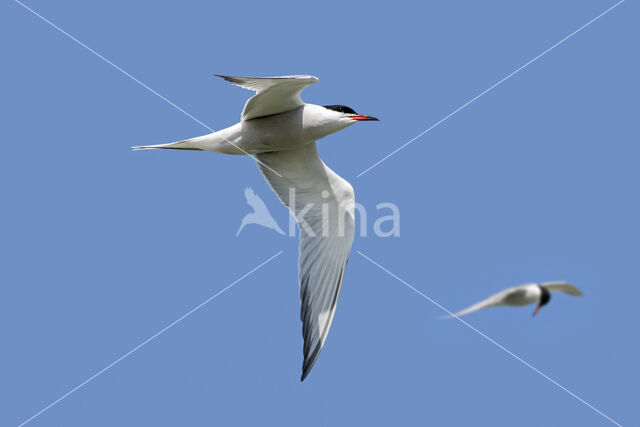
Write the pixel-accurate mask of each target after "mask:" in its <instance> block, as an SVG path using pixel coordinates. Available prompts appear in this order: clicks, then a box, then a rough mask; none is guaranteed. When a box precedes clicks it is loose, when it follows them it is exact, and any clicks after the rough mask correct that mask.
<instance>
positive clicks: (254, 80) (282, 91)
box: [216, 74, 318, 120]
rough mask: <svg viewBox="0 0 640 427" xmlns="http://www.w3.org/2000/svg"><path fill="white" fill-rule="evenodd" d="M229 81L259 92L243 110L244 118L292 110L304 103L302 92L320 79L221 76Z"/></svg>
mask: <svg viewBox="0 0 640 427" xmlns="http://www.w3.org/2000/svg"><path fill="white" fill-rule="evenodd" d="M216 75H217V76H218V77H222V78H223V79H225V80H226V81H228V82H231V83H233V84H234V85H236V86H240V87H242V88H245V89H249V90H252V91H255V92H257V93H256V95H254V96H253V97H251V98H249V100H248V101H247V103H246V104H245V105H244V110H242V116H241V117H242V120H251V119H255V118H257V117H264V116H271V115H273V114H279V113H284V112H286V111H291V110H293V109H296V108H298V107H301V106H303V105H304V102H302V99H300V92H302V90H303V89H304V88H306V87H307V86H309V85H312V84H314V83H315V82H317V81H318V79H317V78H316V77H313V76H279V77H234V76H221V75H219V74H216Z"/></svg>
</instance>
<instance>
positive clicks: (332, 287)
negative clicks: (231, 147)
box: [256, 142, 355, 380]
mask: <svg viewBox="0 0 640 427" xmlns="http://www.w3.org/2000/svg"><path fill="white" fill-rule="evenodd" d="M256 157H257V159H258V160H259V162H258V167H259V168H260V171H261V172H262V174H263V175H264V177H265V178H266V180H267V182H269V185H271V188H273V191H275V193H276V194H277V195H278V198H279V199H280V201H282V203H284V204H285V205H286V206H287V207H288V208H289V210H290V211H291V213H292V214H293V215H294V216H295V217H296V220H297V222H298V226H299V228H300V247H299V252H300V253H299V260H298V280H299V282H300V303H301V310H300V318H301V320H302V336H303V338H304V347H303V354H304V362H303V365H302V377H301V380H304V378H305V377H306V376H307V374H308V373H309V371H310V370H311V368H312V367H313V364H314V363H315V361H316V359H317V358H318V354H319V353H320V350H321V349H322V346H323V345H324V342H325V340H326V339H327V334H328V333H329V328H330V327H331V322H332V321H333V315H334V313H335V310H336V304H337V302H338V296H339V295H340V288H341V287H342V279H343V277H344V271H345V267H346V265H347V260H348V259H349V253H350V252H351V245H352V244H353V236H354V232H355V222H354V210H355V199H354V194H353V188H352V187H351V185H350V184H349V183H348V182H347V181H345V180H344V179H342V178H341V177H340V176H339V175H338V174H336V173H335V172H333V171H332V170H331V169H329V168H328V167H327V166H326V165H325V164H324V163H323V162H322V160H320V157H319V156H318V152H317V150H316V144H315V142H313V143H311V144H308V145H305V146H303V147H302V148H297V149H295V150H288V151H279V152H272V153H263V154H258V155H257V156H256ZM274 170H275V171H277V172H278V173H279V174H281V175H282V177H280V176H278V175H276V174H275V173H274V172H273V171H274Z"/></svg>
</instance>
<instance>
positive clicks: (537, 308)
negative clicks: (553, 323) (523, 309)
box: [531, 304, 540, 316]
mask: <svg viewBox="0 0 640 427" xmlns="http://www.w3.org/2000/svg"><path fill="white" fill-rule="evenodd" d="M539 311H540V304H538V306H537V307H536V309H535V310H533V314H532V315H531V316H535V315H536V314H538V312H539Z"/></svg>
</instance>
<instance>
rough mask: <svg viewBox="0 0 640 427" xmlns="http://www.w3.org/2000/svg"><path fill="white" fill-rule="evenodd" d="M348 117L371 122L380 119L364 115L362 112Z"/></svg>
mask: <svg viewBox="0 0 640 427" xmlns="http://www.w3.org/2000/svg"><path fill="white" fill-rule="evenodd" d="M349 118H350V119H352V120H356V121H359V122H372V121H379V120H380V119H376V118H375V117H371V116H366V115H364V114H354V115H353V116H349Z"/></svg>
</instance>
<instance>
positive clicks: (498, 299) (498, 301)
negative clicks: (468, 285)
mask: <svg viewBox="0 0 640 427" xmlns="http://www.w3.org/2000/svg"><path fill="white" fill-rule="evenodd" d="M525 292H526V291H525V290H524V288H523V287H522V286H515V287H513V288H508V289H505V290H504V291H500V292H498V293H497V294H493V295H491V296H490V297H489V298H487V299H484V300H482V301H480V302H478V303H476V304H474V305H472V306H470V307H467V308H465V309H464V310H460V311H459V312H457V313H454V314H453V315H452V316H449V317H460V316H464V315H465V314H469V313H473V312H474V311H478V310H482V309H483V308H487V307H495V306H498V305H503V304H504V301H505V299H506V298H507V297H509V296H512V295H513V296H515V294H517V293H523V294H524V293H525Z"/></svg>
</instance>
